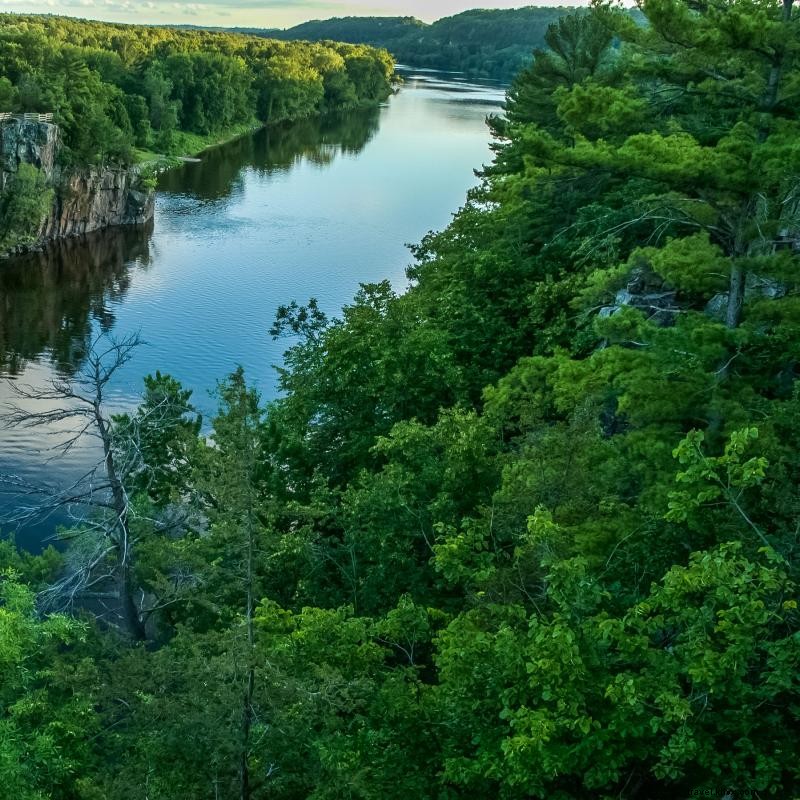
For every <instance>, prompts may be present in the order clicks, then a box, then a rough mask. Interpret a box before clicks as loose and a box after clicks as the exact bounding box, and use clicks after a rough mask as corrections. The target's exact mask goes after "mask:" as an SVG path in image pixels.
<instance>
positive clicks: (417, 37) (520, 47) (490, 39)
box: [244, 6, 568, 81]
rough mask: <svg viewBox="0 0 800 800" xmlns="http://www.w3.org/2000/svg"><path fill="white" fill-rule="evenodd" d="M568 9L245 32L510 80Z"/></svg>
mask: <svg viewBox="0 0 800 800" xmlns="http://www.w3.org/2000/svg"><path fill="white" fill-rule="evenodd" d="M567 13H568V10H567V9H566V8H557V7H551V8H548V7H533V6H529V7H527V8H517V9H474V10H471V11H464V12H463V13H461V14H455V15H454V16H451V17H444V18H442V19H439V20H437V21H436V22H434V23H432V24H430V25H429V24H426V23H424V22H421V21H420V20H418V19H416V18H414V17H339V18H334V19H328V20H311V21H310V22H304V23H302V24H300V25H296V26H295V27H293V28H288V29H287V30H283V31H282V30H266V31H259V30H257V29H250V28H248V29H244V30H246V31H247V32H248V33H255V34H258V35H261V36H268V37H271V38H272V37H274V38H277V39H289V40H301V41H312V42H319V41H326V40H330V39H332V40H334V41H339V42H354V43H358V44H368V45H372V46H374V47H383V48H386V49H387V50H389V51H390V52H391V53H392V55H393V56H394V57H395V58H397V60H398V61H399V62H400V63H401V64H410V65H412V66H414V67H425V68H428V69H441V70H454V71H457V72H463V73H464V74H465V75H467V76H468V77H470V78H494V79H496V80H504V81H507V80H510V79H511V78H512V77H513V76H514V75H515V74H516V73H517V72H518V71H519V69H520V68H521V67H523V66H524V65H525V64H526V63H527V62H528V61H529V60H530V55H531V51H532V50H534V49H535V48H537V47H541V46H542V45H543V44H544V40H545V38H546V32H547V29H548V26H549V25H550V24H551V23H553V22H555V21H556V20H558V19H559V18H560V17H562V16H564V15H565V14H567Z"/></svg>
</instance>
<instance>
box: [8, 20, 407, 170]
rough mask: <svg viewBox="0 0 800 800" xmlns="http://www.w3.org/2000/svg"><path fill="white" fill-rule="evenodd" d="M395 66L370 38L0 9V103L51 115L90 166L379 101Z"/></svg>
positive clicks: (194, 146) (181, 149)
mask: <svg viewBox="0 0 800 800" xmlns="http://www.w3.org/2000/svg"><path fill="white" fill-rule="evenodd" d="M393 72H394V65H393V62H392V59H391V57H390V56H389V54H388V53H386V52H384V51H379V50H376V49H374V48H371V47H367V46H363V45H352V44H338V43H334V42H326V43H325V44H311V43H299V42H279V41H270V40H265V39H263V38H259V37H252V36H244V35H239V34H233V33H218V32H212V31H199V30H195V31H185V30H178V29H173V28H158V27H151V26H132V25H114V24H107V23H102V22H88V21H85V20H74V19H69V18H66V17H56V16H23V15H16V14H0V111H15V112H17V111H21V112H26V111H40V112H53V113H54V115H55V122H57V123H58V124H59V125H60V127H61V130H62V134H63V139H64V144H65V145H66V147H65V149H64V152H63V158H64V159H65V160H66V161H68V162H70V163H76V164H81V165H83V164H94V163H107V162H116V163H123V164H127V163H130V162H132V161H134V160H136V158H137V156H140V157H141V156H142V153H138V154H137V152H136V150H137V148H138V149H139V150H143V151H145V153H144V155H145V156H146V155H147V153H148V152H149V151H152V150H155V151H157V152H159V153H178V154H187V153H188V154H192V153H193V152H196V151H197V150H199V149H202V147H203V146H204V145H206V144H208V143H209V142H210V141H214V140H215V139H216V138H219V137H224V136H230V135H231V133H234V132H236V131H237V130H244V129H246V128H248V127H252V126H253V125H254V124H258V123H272V122H280V121H283V120H289V119H297V118H300V117H306V116H309V115H312V114H318V113H321V112H325V111H331V110H337V109H347V108H354V107H357V106H361V105H372V104H376V103H378V102H380V101H382V100H385V99H386V97H387V96H388V95H389V92H390V88H391V86H390V80H391V76H392V74H393Z"/></svg>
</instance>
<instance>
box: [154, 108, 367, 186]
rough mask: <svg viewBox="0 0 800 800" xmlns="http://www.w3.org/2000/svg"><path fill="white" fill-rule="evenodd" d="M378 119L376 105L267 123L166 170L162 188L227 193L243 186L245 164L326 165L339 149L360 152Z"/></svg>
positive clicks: (276, 168) (272, 168)
mask: <svg viewBox="0 0 800 800" xmlns="http://www.w3.org/2000/svg"><path fill="white" fill-rule="evenodd" d="M379 122H380V110H379V109H377V108H374V109H367V110H363V111H352V112H349V113H347V114H330V115H327V116H325V117H321V118H320V117H317V118H310V119H304V120H300V121H299V122H295V123H292V124H285V125H279V126H276V127H274V128H264V129H262V130H259V131H257V132H256V133H255V134H254V135H253V136H244V137H242V138H241V139H237V140H236V141H235V142H230V143H229V144H226V145H223V146H221V147H215V148H213V149H211V150H208V151H207V152H206V153H204V154H203V158H202V159H201V161H200V162H199V163H189V164H186V165H185V166H183V167H182V168H181V169H177V170H171V171H170V172H166V173H164V174H162V176H161V178H160V180H159V186H158V188H159V191H163V192H170V193H174V194H191V195H192V196H194V197H197V198H198V199H202V200H219V199H221V198H226V197H229V196H231V195H232V194H235V193H236V191H237V190H238V189H240V188H241V178H242V175H241V172H242V168H243V167H245V166H249V167H253V168H254V169H255V170H256V171H257V172H259V173H266V174H270V173H273V172H288V171H289V170H291V169H292V168H293V167H295V166H296V165H297V164H298V163H299V162H301V161H306V162H308V163H311V164H315V165H317V166H319V167H327V166H330V164H331V163H332V162H333V161H334V159H335V158H336V157H337V156H338V155H339V154H344V155H357V154H358V153H360V152H361V151H362V150H363V149H364V147H365V146H366V144H367V143H368V142H369V141H370V140H371V139H372V137H373V136H374V135H375V134H376V133H377V131H378V124H379Z"/></svg>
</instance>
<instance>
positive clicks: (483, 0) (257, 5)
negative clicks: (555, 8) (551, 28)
mask: <svg viewBox="0 0 800 800" xmlns="http://www.w3.org/2000/svg"><path fill="white" fill-rule="evenodd" d="M576 1H577V0H574V1H573V2H570V1H569V0H566V2H565V0H544V2H533V0H528V2H527V3H526V2H525V0H473V2H469V0H466V2H465V0H192V2H188V3H179V2H174V0H0V10H2V11H16V12H19V13H21V14H66V15H68V16H71V17H85V18H88V19H102V20H107V21H111V22H136V23H152V24H160V23H163V24H175V23H178V24H180V23H183V24H192V25H224V26H245V27H254V28H286V27H290V26H292V25H296V24H298V23H299V22H304V21H305V20H308V19H327V18H328V17H343V16H365V15H381V16H392V15H401V16H414V17H418V18H419V19H424V20H425V21H427V22H432V21H433V20H435V19H439V18H440V17H446V16H449V15H450V14H457V13H458V12H459V11H466V10H467V9H468V8H476V7H477V8H518V7H519V6H522V5H573V4H575V2H576Z"/></svg>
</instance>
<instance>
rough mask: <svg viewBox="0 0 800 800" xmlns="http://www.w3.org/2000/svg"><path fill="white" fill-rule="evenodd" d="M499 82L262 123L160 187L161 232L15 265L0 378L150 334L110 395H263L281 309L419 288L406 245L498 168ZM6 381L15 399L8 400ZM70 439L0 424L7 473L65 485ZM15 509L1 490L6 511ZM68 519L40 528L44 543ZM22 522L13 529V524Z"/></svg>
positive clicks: (421, 89)
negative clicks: (248, 390) (168, 381)
mask: <svg viewBox="0 0 800 800" xmlns="http://www.w3.org/2000/svg"><path fill="white" fill-rule="evenodd" d="M502 100H503V93H502V90H501V89H500V88H493V87H485V86H476V85H473V84H468V83H463V82H459V81H457V80H456V79H454V78H453V77H452V76H444V75H441V74H436V73H429V72H425V73H414V72H411V73H409V74H408V75H407V76H406V83H405V85H404V87H403V88H402V89H401V91H400V92H399V93H398V94H397V95H396V96H394V97H393V98H392V99H391V100H390V101H389V102H388V103H387V104H386V105H385V106H383V107H382V108H380V109H377V110H374V111H368V112H358V113H351V114H347V115H342V116H339V117H336V118H331V119H326V120H308V121H305V122H302V123H299V124H295V125H292V126H289V127H286V128H280V129H276V130H263V131H259V132H258V133H256V134H254V135H252V136H249V137H245V138H243V139H241V140H238V141H236V142H233V143H231V144H228V145H225V146H223V147H219V148H217V149H215V150H212V151H209V152H208V153H206V154H204V155H203V158H202V161H201V162H200V163H198V164H186V165H185V166H183V167H181V168H180V169H177V170H173V171H171V172H169V173H167V174H165V175H163V176H162V178H161V181H160V184H159V187H158V195H157V203H156V215H155V222H154V226H153V229H152V231H130V230H117V231H107V232H104V233H102V234H99V235H95V236H93V237H91V238H89V239H88V240H86V241H68V242H64V243H62V244H60V245H59V246H57V247H53V248H52V249H50V250H49V251H48V252H46V253H42V254H34V255H30V256H26V257H24V258H20V259H15V260H13V261H9V262H7V263H2V262H0V378H10V379H11V380H12V381H18V382H20V383H26V384H33V385H41V384H43V383H45V382H46V381H47V380H49V379H50V378H52V377H53V376H54V375H57V374H69V373H70V372H71V371H74V370H75V369H76V368H77V367H79V366H80V361H81V354H82V353H83V352H84V351H85V348H86V346H87V343H88V342H89V341H91V339H92V338H93V337H94V336H96V335H97V333H98V332H99V331H101V330H107V331H111V332H113V334H114V335H116V336H122V335H125V334H126V333H131V332H135V331H141V334H142V337H143V338H144V339H145V340H146V342H147V344H146V346H143V347H141V348H139V349H138V350H137V352H136V354H135V357H134V358H133V360H132V361H131V362H130V363H129V364H128V365H127V366H126V368H125V370H124V372H123V373H121V374H120V375H119V379H118V380H117V381H116V382H115V385H114V386H113V387H112V401H113V404H114V406H115V407H119V408H120V409H122V408H126V407H130V406H132V405H133V404H135V402H136V400H137V398H138V396H139V393H140V390H141V378H142V376H143V375H145V374H147V373H149V372H154V371H155V370H157V369H158V370H161V371H162V372H169V373H171V374H173V375H175V376H176V377H177V378H179V379H180V380H181V382H182V383H183V384H184V385H185V386H187V387H188V388H191V389H193V390H194V401H195V403H196V405H198V406H199V407H200V408H201V410H203V411H204V412H205V413H206V415H208V414H209V413H210V412H212V411H213V408H214V406H215V402H214V400H213V398H212V396H211V391H212V390H213V388H214V386H215V383H216V381H217V380H218V379H220V378H222V377H224V376H225V375H226V374H227V373H229V372H230V371H231V370H233V369H234V368H235V367H236V366H237V365H238V364H241V365H242V366H243V367H244V368H245V371H246V373H247V375H248V377H249V379H250V380H251V381H254V382H255V383H256V384H257V385H258V387H259V389H260V390H261V393H262V396H263V397H264V398H265V399H269V398H272V397H274V396H275V395H276V393H277V385H276V373H275V370H274V365H275V364H279V363H280V361H281V357H282V353H283V351H284V350H285V348H286V342H285V341H284V342H280V341H279V342H273V341H272V340H271V338H270V337H269V334H268V330H269V327H270V324H271V322H272V319H273V318H274V315H275V311H276V309H277V307H278V306H279V305H281V304H282V303H285V302H287V301H289V300H291V299H297V300H298V301H300V302H305V301H306V300H307V299H308V298H309V297H316V298H317V299H318V301H319V303H320V306H321V307H322V309H323V310H324V311H325V312H326V313H328V314H332V315H335V314H337V313H338V311H339V309H340V308H341V307H342V305H344V304H346V303H348V302H349V301H350V300H351V299H352V297H353V295H354V293H355V292H356V291H357V289H358V285H359V283H361V282H371V281H378V280H382V279H384V278H389V279H390V280H391V281H392V284H393V285H394V286H395V288H396V289H397V290H402V289H403V288H404V287H405V285H406V281H405V267H406V266H407V265H408V263H409V261H410V254H409V253H408V250H407V248H406V244H407V243H413V242H417V241H419V240H420V239H421V238H422V237H423V236H424V235H425V233H426V232H427V231H429V230H431V229H439V228H442V227H444V226H445V225H447V223H448V222H449V220H450V217H451V215H452V213H453V212H455V211H456V210H457V209H458V208H459V207H460V205H461V204H462V203H463V202H464V197H465V193H466V191H467V189H468V188H469V187H470V186H472V185H474V184H475V183H476V178H475V176H474V173H473V170H474V169H475V168H479V167H480V166H481V165H482V164H485V163H487V162H488V160H489V157H490V151H489V134H488V130H487V128H486V126H485V118H486V115H487V114H490V113H497V112H498V111H499V106H500V103H501V102H502ZM9 395H10V390H9V388H8V382H7V381H6V380H0V403H3V402H4V401H7V400H8V397H9ZM57 438H58V433H56V434H55V435H53V436H47V435H46V434H44V433H43V432H42V431H36V432H32V431H8V430H0V471H1V472H14V473H16V474H19V475H22V476H25V477H29V478H33V479H43V478H44V479H48V480H50V481H63V480H65V479H68V478H69V477H70V476H71V475H72V474H75V471H76V470H77V469H78V468H79V467H80V466H81V461H82V460H83V461H86V462H87V463H88V461H89V460H91V458H92V456H93V454H92V453H91V452H88V451H84V452H77V453H75V454H73V456H72V457H71V458H70V460H69V462H64V461H53V462H50V463H48V464H47V465H46V466H43V464H44V462H45V460H46V459H47V458H48V455H50V454H49V453H48V448H49V447H50V446H51V445H52V444H53V443H54V441H56V440H57ZM14 502H15V501H14V500H12V499H11V498H9V497H4V496H3V495H0V510H2V506H5V507H6V509H7V508H8V507H9V506H10V505H13V503H14ZM59 521H60V520H59V519H56V518H54V519H49V520H45V521H41V522H40V523H39V524H37V525H33V526H30V525H29V526H26V527H25V528H23V529H21V530H20V531H19V532H18V534H17V540H18V542H19V543H20V544H23V545H26V546H31V547H33V546H35V545H36V544H37V543H38V542H39V541H40V540H41V539H42V538H43V537H44V536H46V535H47V534H48V533H51V532H52V530H53V528H54V525H55V524H56V523H57V522H59ZM6 528H8V526H6Z"/></svg>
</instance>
